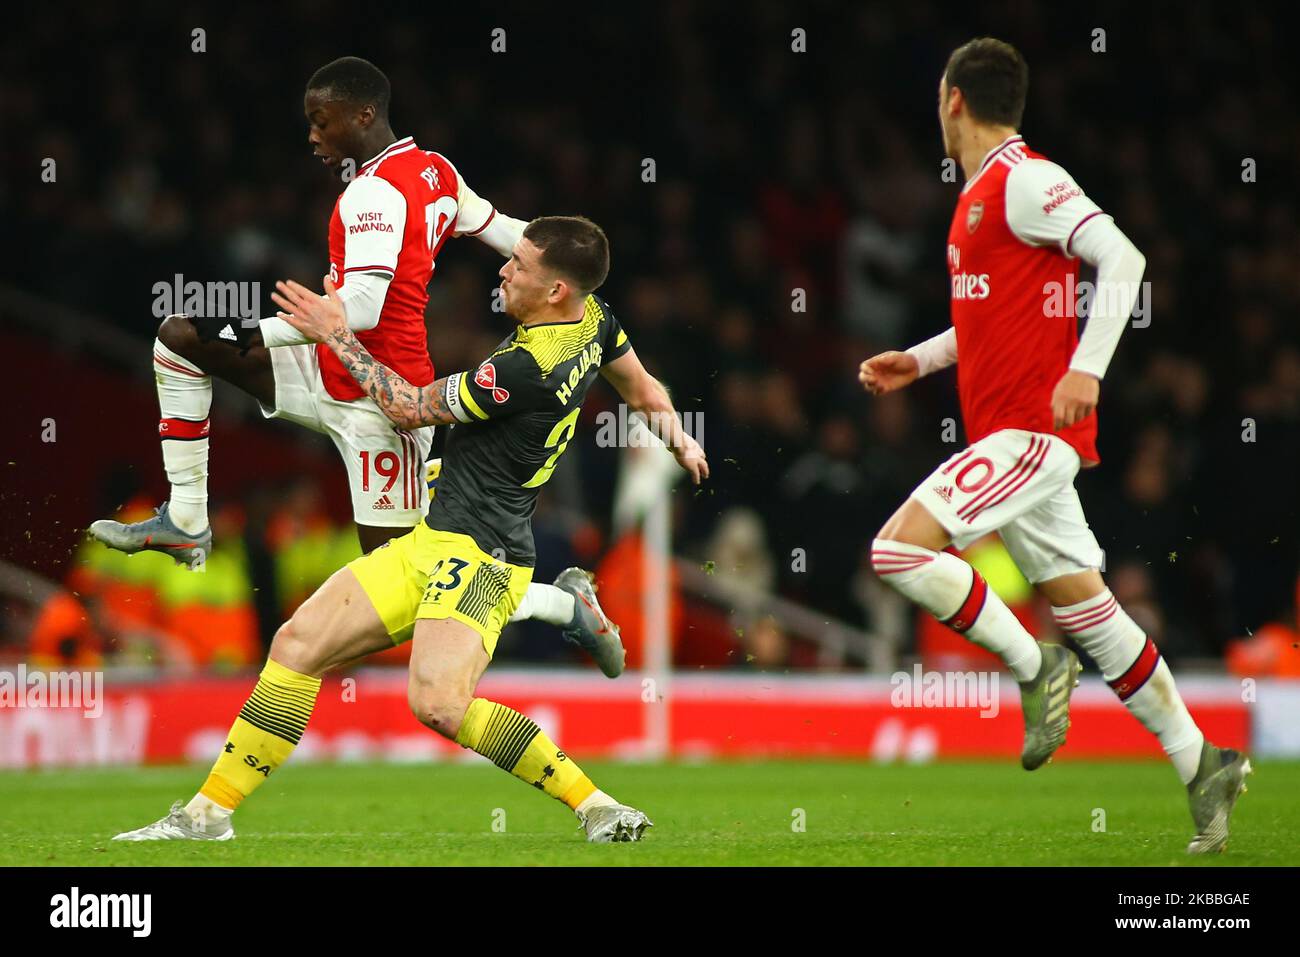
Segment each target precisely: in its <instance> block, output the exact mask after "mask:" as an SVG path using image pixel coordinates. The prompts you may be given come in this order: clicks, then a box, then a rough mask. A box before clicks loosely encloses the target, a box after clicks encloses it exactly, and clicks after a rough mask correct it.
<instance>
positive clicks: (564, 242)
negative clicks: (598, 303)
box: [524, 216, 609, 296]
mask: <svg viewBox="0 0 1300 957" xmlns="http://www.w3.org/2000/svg"><path fill="white" fill-rule="evenodd" d="M524 238H525V239H527V240H528V241H529V242H530V243H532V244H533V245H534V246H536V247H537V248H538V249H540V250H541V251H542V265H544V266H546V267H547V268H549V269H553V270H555V271H556V272H558V273H559V274H560V275H562V276H564V277H565V278H567V279H571V280H572V281H573V283H574V285H575V286H576V287H577V288H578V290H579V292H581V293H582V295H584V296H585V295H586V294H587V293H589V292H594V291H595V290H597V289H599V288H600V285H601V283H603V282H604V281H605V277H606V276H608V275H609V240H608V239H606V238H605V231H604V230H603V229H601V228H600V227H599V226H597V225H596V224H595V223H593V222H592V221H591V220H590V219H588V218H587V217H586V216H539V217H538V218H537V219H534V220H533V221H532V222H531V223H529V224H528V225H527V226H526V227H524Z"/></svg>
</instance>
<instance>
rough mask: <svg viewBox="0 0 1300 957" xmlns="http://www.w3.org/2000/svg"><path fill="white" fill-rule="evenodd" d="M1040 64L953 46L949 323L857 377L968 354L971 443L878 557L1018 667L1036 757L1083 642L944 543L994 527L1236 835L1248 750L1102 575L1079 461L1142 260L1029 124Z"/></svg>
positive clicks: (874, 385) (900, 381)
mask: <svg viewBox="0 0 1300 957" xmlns="http://www.w3.org/2000/svg"><path fill="white" fill-rule="evenodd" d="M1028 82H1029V71H1028V67H1027V66H1026V65H1025V61H1024V59H1023V58H1022V57H1021V56H1020V54H1019V52H1018V51H1016V50H1015V48H1013V47H1012V46H1010V45H1009V44H1007V43H1004V42H1002V41H1000V40H994V39H990V38H983V39H977V40H972V41H970V42H969V43H967V44H965V45H964V46H961V47H959V48H958V49H957V50H955V51H954V52H953V54H952V56H951V57H950V58H949V60H948V65H947V68H946V69H945V71H944V75H943V77H942V79H941V80H940V83H939V122H940V125H941V126H942V128H943V143H944V150H945V152H946V154H947V155H948V156H949V157H950V158H952V159H954V160H956V161H958V162H959V163H960V164H961V167H962V170H963V172H964V173H965V175H966V185H965V186H964V187H963V189H962V192H961V197H960V199H959V200H958V202H957V209H956V211H955V212H954V214H953V219H952V226H951V227H950V229H949V231H948V270H949V273H950V274H951V281H952V328H951V329H949V330H948V331H947V332H944V333H942V334H941V335H938V336H935V337H934V338H933V339H930V340H928V341H926V342H923V343H921V344H920V345H917V346H914V347H912V348H911V349H908V350H907V351H906V352H885V353H881V354H880V355H877V356H873V357H872V358H870V359H868V360H866V361H865V362H863V363H862V367H861V370H860V372H859V375H858V378H859V379H860V380H861V382H862V384H863V385H864V387H865V388H866V389H867V391H869V392H871V393H873V394H876V395H881V394H884V393H887V392H892V391H894V390H895V389H901V388H903V387H905V386H907V385H909V384H910V383H911V382H912V381H913V380H915V379H916V378H918V377H919V376H923V375H928V374H930V373H931V372H934V371H936V370H938V369H942V368H945V367H946V366H950V365H953V364H954V363H955V364H956V365H957V389H958V392H959V394H960V398H961V409H962V419H963V421H964V425H965V428H966V433H967V439H968V441H969V442H970V443H971V444H970V446H969V447H968V448H966V449H965V450H963V451H962V452H959V453H958V454H957V455H954V456H953V457H952V458H950V459H949V460H948V461H947V462H945V463H944V464H943V465H941V466H939V468H938V469H936V470H935V471H934V473H932V474H931V475H930V476H929V477H928V478H927V479H926V480H925V481H924V482H922V483H921V484H920V485H919V486H917V488H916V490H915V491H914V492H913V493H912V495H911V497H910V498H909V499H908V500H907V501H906V502H904V503H903V505H902V507H901V508H899V509H898V511H897V512H895V513H894V515H893V517H891V518H890V519H889V521H888V522H887V523H886V524H885V526H884V528H882V529H881V530H880V532H879V533H878V535H877V537H876V540H875V541H874V542H873V543H872V555H871V560H872V565H873V566H874V568H875V570H876V572H877V573H878V574H879V575H880V576H881V577H882V579H883V580H884V581H885V582H886V583H888V584H890V585H892V586H893V587H894V588H895V589H897V590H898V591H900V592H901V593H902V594H904V595H906V596H907V597H908V598H910V599H911V600H912V601H914V602H916V603H917V604H918V605H920V606H921V607H923V608H925V609H926V610H927V611H929V612H930V613H931V614H933V615H934V616H935V617H937V618H938V619H940V620H941V621H943V622H944V623H946V624H948V625H949V626H951V627H952V628H954V629H956V630H957V631H960V632H963V633H964V634H965V635H966V637H967V638H969V639H970V640H971V641H973V642H974V643H975V644H977V645H980V646H981V647H983V648H987V649H989V650H990V651H992V652H994V653H995V654H997V655H998V656H999V657H1000V658H1001V659H1002V661H1003V662H1004V663H1005V664H1006V666H1007V668H1008V669H1009V670H1010V671H1011V672H1012V673H1014V674H1015V676H1016V679H1017V680H1018V681H1019V683H1020V689H1021V703H1022V708H1023V711H1024V716H1025V741H1024V749H1023V751H1022V754H1021V763H1022V764H1023V766H1024V767H1025V768H1026V769H1027V770H1033V769H1035V768H1037V767H1039V766H1041V765H1042V764H1043V763H1045V762H1046V761H1048V760H1049V759H1050V757H1051V755H1052V753H1053V752H1054V751H1055V750H1056V749H1057V748H1058V747H1060V746H1061V744H1063V743H1064V741H1065V732H1066V728H1067V727H1068V726H1069V699H1070V694H1071V692H1072V690H1073V688H1074V686H1075V684H1076V683H1077V675H1078V673H1079V670H1080V665H1079V662H1078V659H1077V657H1076V656H1075V655H1074V653H1073V652H1071V651H1069V650H1067V649H1065V648H1063V647H1061V646H1059V645H1052V644H1044V643H1040V642H1037V641H1035V640H1034V639H1033V638H1032V637H1031V636H1030V635H1029V633H1028V632H1026V631H1025V629H1024V628H1023V627H1022V626H1021V625H1020V623H1019V622H1018V621H1017V620H1016V618H1015V616H1014V615H1012V614H1011V612H1010V611H1009V610H1008V609H1007V607H1006V605H1004V604H1003V603H1002V601H1001V599H999V598H998V597H997V595H996V594H994V593H993V591H992V590H990V589H989V588H988V586H987V585H986V584H985V583H984V580H983V578H981V577H980V574H979V573H978V572H977V571H975V570H974V569H973V568H972V567H971V566H970V565H968V564H967V563H966V562H964V561H962V560H961V559H960V558H958V557H956V556H955V555H953V554H951V553H950V552H946V551H944V549H945V548H946V547H947V546H948V545H949V543H954V544H955V545H956V546H957V547H958V548H963V547H965V546H966V545H968V544H969V543H971V542H973V541H974V540H976V539H977V538H979V537H981V536H983V535H986V534H988V533H989V532H992V531H998V532H999V533H1000V534H1001V536H1002V540H1003V541H1004V542H1005V544H1006V547H1007V550H1008V551H1009V552H1010V553H1011V556H1012V557H1013V558H1014V559H1015V562H1016V564H1017V566H1019V568H1020V570H1021V571H1022V572H1023V573H1024V575H1025V577H1026V578H1028V579H1029V581H1031V582H1032V583H1033V584H1034V585H1035V586H1036V587H1037V588H1038V590H1039V592H1041V593H1042V594H1043V595H1045V596H1046V597H1047V599H1048V600H1049V601H1051V603H1052V611H1053V615H1054V616H1055V618H1056V621H1057V623H1058V624H1059V625H1060V627H1061V629H1062V631H1064V632H1065V633H1066V634H1068V635H1069V636H1070V637H1071V638H1072V639H1073V640H1074V641H1075V642H1076V643H1077V644H1078V645H1079V647H1081V648H1083V650H1084V651H1086V652H1087V653H1088V655H1089V656H1090V657H1091V658H1092V659H1093V661H1094V662H1095V663H1096V664H1097V667H1098V668H1099V669H1100V670H1101V672H1102V674H1103V675H1104V676H1105V678H1106V680H1107V681H1108V682H1109V683H1110V685H1111V687H1112V688H1113V689H1114V690H1115V693H1116V694H1118V695H1119V697H1120V699H1121V700H1122V701H1123V702H1124V704H1125V705H1126V706H1127V707H1128V709H1129V711H1130V712H1131V713H1132V714H1133V716H1134V717H1136V718H1137V719H1138V720H1139V721H1140V722H1141V723H1142V724H1143V725H1144V726H1145V727H1146V728H1147V730H1149V731H1151V732H1152V733H1153V734H1154V735H1155V736H1156V737H1157V738H1158V739H1159V740H1160V743H1161V745H1162V746H1163V747H1164V750H1165V753H1166V754H1167V755H1168V756H1169V759H1170V760H1171V761H1172V762H1173V765H1174V767H1175V768H1176V769H1177V772H1178V776H1179V778H1180V779H1181V780H1182V782H1183V784H1185V785H1186V786H1187V790H1188V796H1189V800H1190V804H1191V812H1192V818H1193V820H1194V822H1195V825H1196V831H1197V833H1196V836H1195V837H1194V838H1193V839H1192V841H1191V843H1190V845H1189V846H1188V848H1187V849H1188V851H1189V852H1190V853H1203V852H1208V851H1220V850H1222V849H1223V848H1224V846H1225V845H1226V844H1227V840H1228V819H1229V816H1230V815H1231V813H1232V808H1233V805H1234V804H1235V802H1236V799H1237V796H1238V795H1239V794H1240V793H1242V792H1244V791H1245V790H1246V787H1245V783H1244V779H1245V776H1246V775H1247V774H1249V773H1250V770H1251V768H1250V761H1249V760H1248V759H1247V758H1246V756H1245V755H1243V754H1239V753H1237V752H1236V751H1232V750H1229V749H1223V748H1216V747H1215V746H1214V745H1212V744H1210V743H1209V742H1208V741H1206V740H1205V737H1204V735H1203V734H1202V733H1201V731H1200V729H1199V728H1198V727H1197V726H1196V723H1195V722H1194V721H1193V720H1192V717H1191V715H1190V714H1188V711H1187V708H1186V706H1185V705H1184V704H1183V701H1182V698H1181V697H1179V694H1178V690H1177V688H1176V687H1175V686H1174V679H1173V676H1172V675H1171V674H1170V672H1169V666H1168V665H1167V664H1166V663H1165V662H1164V660H1163V659H1162V658H1161V657H1160V652H1159V651H1158V650H1157V648H1156V646H1155V645H1154V644H1153V643H1152V642H1151V640H1150V639H1149V638H1147V636H1146V635H1145V634H1144V633H1143V631H1142V629H1140V628H1139V627H1138V626H1137V625H1136V624H1135V623H1134V621H1133V619H1132V618H1130V617H1129V616H1128V614H1127V613H1125V611H1124V609H1123V608H1121V607H1120V606H1119V605H1118V603H1117V602H1116V601H1115V598H1114V596H1113V595H1111V593H1110V591H1109V590H1108V589H1107V588H1106V584H1105V582H1104V581H1103V580H1102V577H1101V574H1100V572H1099V569H1100V567H1101V562H1102V551H1101V548H1100V547H1099V546H1098V545H1097V540H1096V539H1095V538H1094V537H1093V534H1092V532H1091V531H1090V530H1089V528H1088V523H1087V521H1086V520H1085V519H1084V516H1083V509H1082V507H1081V506H1080V504H1079V496H1078V493H1077V492H1076V491H1075V488H1074V477H1075V475H1076V474H1077V472H1078V470H1079V469H1080V467H1090V466H1094V465H1096V464H1098V456H1097V448H1096V438H1097V415H1096V407H1097V400H1098V392H1099V388H1100V380H1101V378H1102V377H1103V376H1104V375H1105V372H1106V367H1107V365H1108V364H1109V362H1110V359H1111V356H1112V355H1113V354H1114V351H1115V347H1116V345H1117V344H1118V342H1119V337H1120V334H1121V333H1122V332H1123V331H1124V326H1125V325H1126V323H1127V322H1128V319H1129V316H1130V314H1131V313H1132V310H1133V306H1134V303H1135V301H1136V298H1137V295H1138V290H1139V285H1140V281H1141V279H1142V272H1143V270H1144V268H1145V266H1146V260H1145V259H1144V258H1143V256H1142V254H1141V253H1140V252H1138V250H1137V249H1136V248H1135V247H1134V246H1133V244H1132V243H1131V242H1129V240H1128V239H1127V238H1126V237H1125V236H1124V234H1123V233H1122V232H1120V230H1119V229H1118V227H1116V225H1115V223H1114V222H1113V221H1112V219H1111V217H1110V216H1108V215H1106V214H1105V213H1103V212H1102V211H1101V210H1100V209H1098V208H1097V206H1096V204H1095V203H1093V202H1092V200H1090V199H1089V198H1088V197H1087V196H1086V195H1085V194H1084V192H1083V190H1081V189H1080V188H1079V187H1078V186H1077V185H1076V184H1075V182H1074V179H1073V178H1072V177H1071V176H1070V174H1069V173H1067V172H1066V171H1065V170H1064V169H1062V168H1061V167H1060V166H1057V165H1056V164H1055V163H1052V162H1049V161H1048V160H1047V159H1046V158H1045V157H1043V156H1042V154H1040V153H1036V152H1034V151H1033V150H1031V149H1030V148H1029V147H1028V145H1026V144H1025V142H1024V139H1023V138H1022V137H1021V136H1020V135H1019V134H1018V133H1017V132H1016V130H1017V128H1018V127H1019V126H1020V120H1021V116H1022V115H1023V113H1024V106H1025V93H1026V90H1027V87H1028ZM1079 258H1082V259H1085V260H1087V261H1088V262H1089V263H1091V264H1092V265H1095V266H1096V267H1097V294H1096V295H1095V296H1094V299H1093V302H1094V304H1093V307H1092V311H1091V314H1090V315H1089V317H1088V322H1087V327H1086V329H1085V330H1084V333H1083V336H1082V338H1080V337H1079V336H1078V329H1077V320H1076V317H1075V316H1074V314H1073V312H1072V311H1069V310H1067V313H1068V314H1067V315H1059V314H1058V313H1059V311H1060V310H1057V309H1055V308H1053V306H1052V303H1053V302H1054V301H1059V296H1060V291H1061V290H1062V289H1073V288H1074V282H1073V281H1074V280H1077V277H1078V268H1079V267H1078V259H1079Z"/></svg>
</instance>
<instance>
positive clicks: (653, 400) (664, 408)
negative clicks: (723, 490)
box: [600, 349, 709, 485]
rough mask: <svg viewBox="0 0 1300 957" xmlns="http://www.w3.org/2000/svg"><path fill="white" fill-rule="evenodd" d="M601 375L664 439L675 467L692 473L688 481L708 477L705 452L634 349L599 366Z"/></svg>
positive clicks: (666, 392) (698, 481) (696, 481)
mask: <svg viewBox="0 0 1300 957" xmlns="http://www.w3.org/2000/svg"><path fill="white" fill-rule="evenodd" d="M600 374H601V375H602V376H604V377H605V380H606V381H607V382H609V384H610V385H612V386H613V387H614V388H615V389H616V390H618V394H619V395H620V396H622V397H623V401H624V402H626V403H627V404H628V407H629V408H630V409H631V410H632V411H633V412H639V413H641V414H642V415H643V416H644V417H645V419H646V424H647V425H648V426H649V427H650V431H651V432H653V433H654V434H655V435H657V436H658V437H659V438H661V439H662V440H663V442H664V444H665V445H666V446H668V451H670V452H671V453H672V454H673V458H675V459H676V460H677V464H678V465H680V466H681V467H682V468H684V469H685V470H686V471H688V472H690V473H691V480H692V481H693V482H694V483H695V484H696V485H699V484H700V481H701V480H702V479H706V478H708V477H709V460H708V459H707V458H706V457H705V455H704V449H703V448H702V447H701V446H700V443H699V442H697V441H696V440H695V439H694V438H693V437H692V436H690V435H688V434H687V432H686V430H685V429H683V428H682V424H681V422H680V421H678V419H677V410H676V409H674V408H673V401H672V399H670V398H669V397H668V390H667V389H665V388H664V387H663V384H662V383H661V382H660V381H659V380H658V379H656V378H655V377H654V376H652V375H651V374H650V373H649V372H647V371H646V369H645V366H643V365H642V364H641V360H640V359H638V358H637V357H636V350H634V349H628V350H627V352H625V353H623V355H621V356H619V357H618V358H617V359H614V360H613V361H612V362H609V363H606V364H605V365H602V366H601V367H600Z"/></svg>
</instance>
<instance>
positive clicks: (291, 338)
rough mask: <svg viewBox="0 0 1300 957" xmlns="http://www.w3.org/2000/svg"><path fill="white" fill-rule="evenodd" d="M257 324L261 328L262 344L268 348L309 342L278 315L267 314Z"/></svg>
mask: <svg viewBox="0 0 1300 957" xmlns="http://www.w3.org/2000/svg"><path fill="white" fill-rule="evenodd" d="M257 325H258V327H259V328H260V329H261V330H262V345H264V346H266V347H267V348H268V349H278V348H280V347H281V346H301V345H305V344H306V343H308V342H311V340H310V339H308V338H307V337H306V336H304V335H303V334H302V333H301V332H299V331H298V330H297V329H295V328H294V327H293V326H291V325H289V323H287V322H285V321H284V320H283V319H281V318H280V317H279V316H268V317H267V318H266V319H263V320H261V321H260V322H259V323H258V324H257Z"/></svg>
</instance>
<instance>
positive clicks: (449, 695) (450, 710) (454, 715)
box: [406, 680, 470, 739]
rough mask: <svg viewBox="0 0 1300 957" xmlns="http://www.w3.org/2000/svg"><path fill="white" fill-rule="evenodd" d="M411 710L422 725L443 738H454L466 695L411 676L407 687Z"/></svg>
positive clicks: (463, 715) (463, 713) (466, 706)
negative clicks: (411, 678) (413, 678)
mask: <svg viewBox="0 0 1300 957" xmlns="http://www.w3.org/2000/svg"><path fill="white" fill-rule="evenodd" d="M406 697H407V703H408V704H409V705H410V707H411V713H412V714H413V715H415V717H416V719H417V720H418V721H419V722H420V723H421V724H422V725H424V726H425V727H426V728H430V729H432V730H434V731H437V732H438V733H439V734H440V735H442V736H443V737H444V738H453V739H454V738H455V737H456V733H457V732H458V731H460V723H461V721H462V720H463V719H464V717H465V712H466V710H467V709H468V708H469V703H470V698H469V696H468V695H466V694H463V693H461V692H458V691H455V690H454V689H452V688H449V687H447V686H444V685H440V684H438V683H434V682H426V681H417V680H412V681H411V683H410V685H409V687H408V688H407V693H406Z"/></svg>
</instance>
